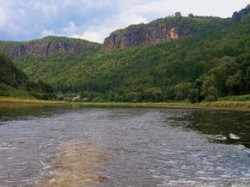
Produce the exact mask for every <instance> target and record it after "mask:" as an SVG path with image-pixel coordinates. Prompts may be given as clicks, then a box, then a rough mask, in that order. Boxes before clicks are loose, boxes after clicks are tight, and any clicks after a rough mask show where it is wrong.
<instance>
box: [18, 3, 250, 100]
mask: <svg viewBox="0 0 250 187" xmlns="http://www.w3.org/2000/svg"><path fill="white" fill-rule="evenodd" d="M178 19H179V20H180V21H182V20H184V19H185V20H188V21H189V22H190V23H192V22H193V20H196V21H195V22H194V23H195V24H199V23H198V22H197V19H199V20H200V21H201V22H202V20H206V22H207V24H204V23H203V22H202V24H201V25H202V27H204V29H202V32H201V33H199V34H196V35H194V36H192V37H184V38H182V39H178V40H169V41H166V42H163V43H157V44H151V45H147V46H144V45H140V46H137V47H133V48H125V49H119V50H114V51H112V52H101V51H100V52H95V53H93V54H90V55H85V54H82V53H80V54H78V55H76V54H72V53H62V54H61V53H60V55H58V54H53V55H50V56H49V57H47V56H42V55H31V56H28V57H26V58H22V59H20V60H19V61H18V63H17V65H18V67H19V68H21V69H22V70H24V72H25V73H27V75H28V76H29V77H30V78H31V79H32V80H34V81H37V80H39V79H41V80H43V81H46V82H49V83H51V84H52V85H53V86H54V87H55V89H56V90H57V91H58V92H61V93H63V94H70V93H73V94H74V95H78V94H79V95H81V98H82V99H83V100H84V101H126V102H131V101H134V102H141V101H154V102H158V101H169V100H176V101H178V100H184V99H189V100H190V101H191V102H198V101H202V100H207V101H213V100H216V99H217V98H218V97H224V96H228V95H242V94H249V93H250V32H249V31H250V14H249V6H248V7H247V8H245V9H243V10H241V11H240V12H238V13H234V16H233V17H232V18H231V19H220V18H209V17H206V18H202V17H193V16H189V17H178ZM217 19H218V20H219V23H220V24H219V25H218V24H214V26H213V23H214V22H213V20H217ZM207 20H210V21H207Z"/></svg>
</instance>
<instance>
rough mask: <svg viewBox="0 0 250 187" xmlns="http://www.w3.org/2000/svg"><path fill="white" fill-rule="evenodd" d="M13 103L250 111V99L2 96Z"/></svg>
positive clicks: (0, 102) (5, 104) (2, 104)
mask: <svg viewBox="0 0 250 187" xmlns="http://www.w3.org/2000/svg"><path fill="white" fill-rule="evenodd" d="M13 104H20V105H21V106H20V107H22V105H32V106H33V105H34V106H70V107H79V108H80V107H128V108H130V107H131V108H176V109H213V110H235V111H249V112H250V101H230V100H229V101H228V100H227V101H223V100H222V101H215V102H203V103H195V104H192V103H189V102H185V101H183V102H159V103H153V102H145V103H119V102H99V103H98V102H66V101H48V100H38V99H23V98H10V97H0V107H1V108H4V107H8V106H10V105H13Z"/></svg>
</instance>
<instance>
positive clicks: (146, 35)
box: [104, 19, 196, 51]
mask: <svg viewBox="0 0 250 187" xmlns="http://www.w3.org/2000/svg"><path fill="white" fill-rule="evenodd" d="M195 33H196V29H195V27H194V26H192V25H190V22H186V21H183V20H176V19H175V20H174V19H172V20H170V19H166V20H165V21H164V20H160V21H158V22H157V21H156V22H152V23H150V24H145V25H144V24H141V25H134V26H130V27H128V28H126V29H123V30H118V31H115V32H113V33H111V35H110V36H109V37H108V38H106V39H105V41H104V50H105V51H111V50H114V49H119V48H125V47H134V46H137V45H149V44H152V43H160V42H165V41H169V40H178V39H180V38H183V37H186V36H193V35H195Z"/></svg>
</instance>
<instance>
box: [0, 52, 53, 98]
mask: <svg viewBox="0 0 250 187" xmlns="http://www.w3.org/2000/svg"><path fill="white" fill-rule="evenodd" d="M0 96H12V97H35V98H38V99H55V98H56V94H55V93H54V89H53V87H52V86H51V85H49V84H48V83H45V82H44V81H37V82H36V83H35V82H32V81H30V80H29V79H28V77H27V76H26V75H25V74H24V73H23V72H22V71H20V70H18V69H17V68H16V67H15V65H14V64H13V63H12V62H11V61H10V60H9V59H7V58H6V57H4V56H3V55H1V54H0Z"/></svg>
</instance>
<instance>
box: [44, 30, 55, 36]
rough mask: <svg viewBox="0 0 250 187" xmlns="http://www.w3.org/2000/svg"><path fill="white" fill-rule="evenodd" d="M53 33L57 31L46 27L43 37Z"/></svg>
mask: <svg viewBox="0 0 250 187" xmlns="http://www.w3.org/2000/svg"><path fill="white" fill-rule="evenodd" d="M51 35H55V31H53V30H49V29H44V30H43V31H42V33H41V35H40V36H41V37H45V36H51Z"/></svg>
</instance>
